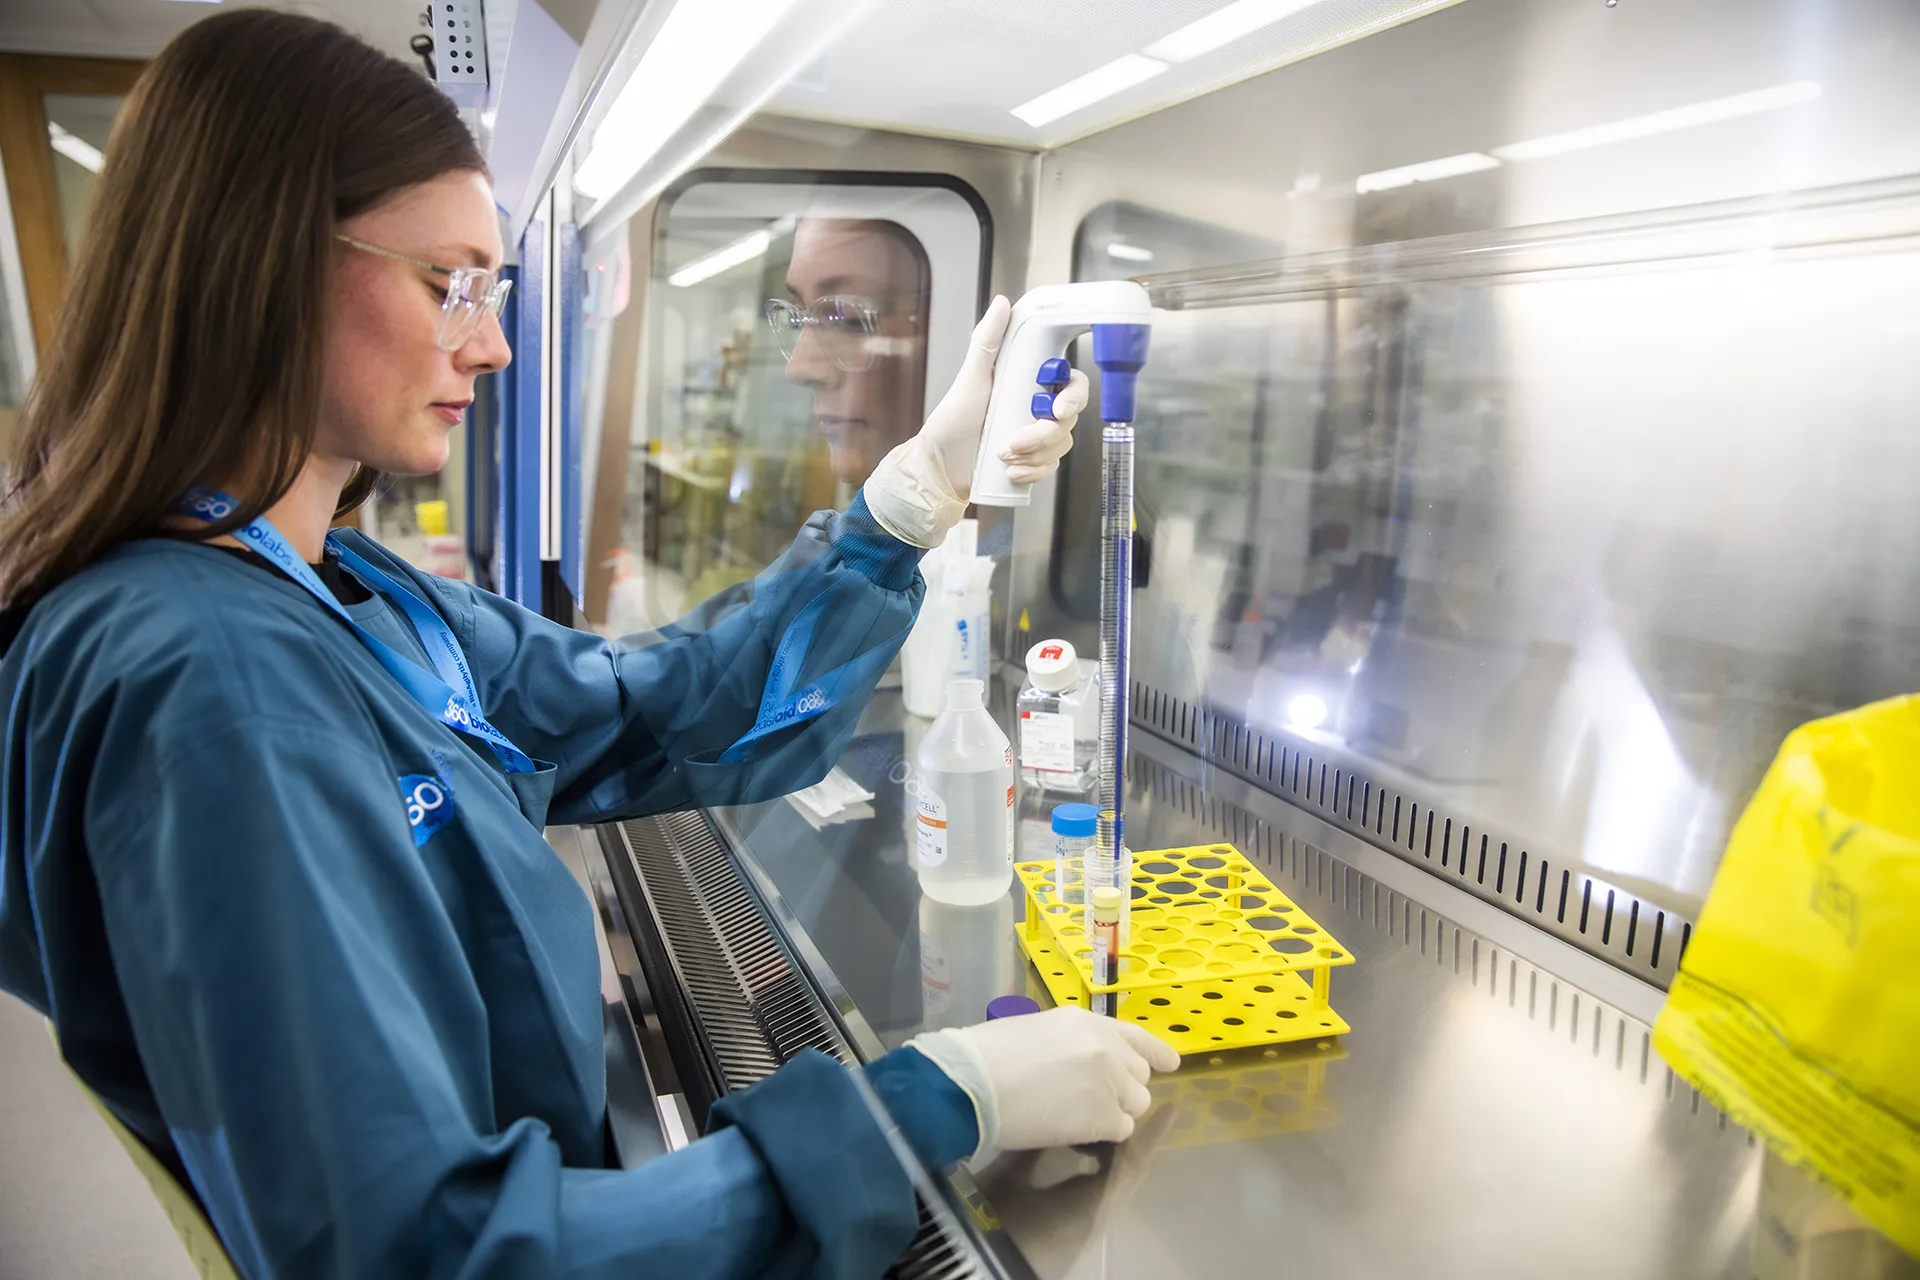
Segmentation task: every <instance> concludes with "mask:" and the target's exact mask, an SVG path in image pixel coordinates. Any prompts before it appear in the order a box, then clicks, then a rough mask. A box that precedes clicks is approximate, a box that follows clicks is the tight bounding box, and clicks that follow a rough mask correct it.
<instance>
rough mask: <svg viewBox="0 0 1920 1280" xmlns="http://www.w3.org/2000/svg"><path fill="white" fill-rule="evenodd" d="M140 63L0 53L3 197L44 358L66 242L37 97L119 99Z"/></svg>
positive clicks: (61, 287)
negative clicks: (109, 96)
mask: <svg viewBox="0 0 1920 1280" xmlns="http://www.w3.org/2000/svg"><path fill="white" fill-rule="evenodd" d="M145 66H146V64H145V63H144V62H133V61H123V60H121V59H117V58H56V57H48V56H45V55H41V54H28V53H0V165H4V166H5V170H6V178H7V199H8V200H9V202H10V203H11V204H12V206H13V228H14V236H15V238H16V239H17V240H18V241H19V245H20V270H21V275H22V276H23V277H24V283H25V285H26V290H27V314H28V315H29V316H30V317H31V318H32V321H33V338H34V348H35V350H37V351H39V352H40V353H41V354H43V355H44V354H45V352H46V349H47V343H48V342H50V341H52V339H53V322H54V317H55V316H57V315H58V314H59V311H60V295H61V293H62V291H63V290H64V289H65V287H66V279H67V241H66V234H65V232H64V231H63V230H62V229H61V218H60V193H59V190H58V189H57V187H56V186H55V181H54V173H53V145H52V143H51V142H49V141H48V138H47V112H46V107H45V105H44V104H43V103H42V101H41V99H42V97H43V96H44V95H46V94H49V93H107V94H119V95H123V96H124V95H125V94H126V93H128V92H129V91H130V90H131V89H132V88H133V82H134V81H135V80H136V79H138V78H139V76H140V72H141V69H142V68H144V67H145Z"/></svg>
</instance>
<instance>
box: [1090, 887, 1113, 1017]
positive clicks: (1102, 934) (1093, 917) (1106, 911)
mask: <svg viewBox="0 0 1920 1280" xmlns="http://www.w3.org/2000/svg"><path fill="white" fill-rule="evenodd" d="M1088 896H1089V898H1090V899H1091V905H1090V906H1089V907H1088V908H1087V920H1088V924H1089V933H1090V936H1091V938H1092V941H1093V984H1094V985H1095V986H1097V987H1106V986H1112V985H1113V984H1114V983H1116V982H1118V981H1119V980H1120V891H1119V890H1118V889H1116V888H1114V887H1113V886H1111V885H1106V886H1103V887H1101V888H1098V889H1095V890H1094V891H1093V892H1092V893H1091V894H1090V895H1088ZM1091 1003H1092V1005H1093V1011H1094V1012H1095V1013H1098V1014H1101V1015H1103V1016H1105V1017H1108V1018H1111V1017H1115V1016H1117V1015H1118V1014H1119V1012H1120V993H1119V992H1117V991H1096V992H1094V993H1093V999H1092V1002H1091Z"/></svg>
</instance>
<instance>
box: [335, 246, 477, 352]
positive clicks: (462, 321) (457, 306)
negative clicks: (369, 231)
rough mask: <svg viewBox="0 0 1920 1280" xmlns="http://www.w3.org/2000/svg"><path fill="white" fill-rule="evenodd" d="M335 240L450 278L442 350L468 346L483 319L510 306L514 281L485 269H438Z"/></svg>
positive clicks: (442, 310)
mask: <svg viewBox="0 0 1920 1280" xmlns="http://www.w3.org/2000/svg"><path fill="white" fill-rule="evenodd" d="M334 239H335V240H338V241H340V243H342V244H350V245H352V246H353V247H354V248H356V249H358V250H360V251H361V252H362V253H371V254H376V255H378V256H379V257H382V258H392V259H393V260H394V261H395V262H404V263H406V264H407V265H408V266H412V267H419V268H420V269H421V270H422V271H431V272H433V273H434V274H435V275H439V276H445V277H446V278H447V287H446V292H445V294H444V295H443V296H442V298H441V300H440V336H439V338H438V342H439V343H440V349H441V350H442V351H458V350H459V349H460V348H461V347H464V346H466V345H467V342H468V340H469V339H471V338H472V337H473V335H474V333H475V331H476V330H478V329H479V328H480V322H481V321H482V320H484V319H485V318H486V317H488V316H497V315H499V314H500V309H501V308H502V307H504V306H506V305H507V294H509V293H511V292H512V291H513V281H511V280H502V279H501V278H500V277H499V276H498V275H497V274H496V273H494V272H492V271H488V270H487V269H486V268H484V267H436V266H434V265H433V263H431V262H427V261H425V260H423V259H420V258H410V257H408V256H407V255H406V254H404V253H395V252H394V251H393V250H391V249H382V248H381V247H380V246H379V245H377V244H368V243H367V242H366V241H364V240H355V239H354V238H353V237H352V236H342V235H336V236H334Z"/></svg>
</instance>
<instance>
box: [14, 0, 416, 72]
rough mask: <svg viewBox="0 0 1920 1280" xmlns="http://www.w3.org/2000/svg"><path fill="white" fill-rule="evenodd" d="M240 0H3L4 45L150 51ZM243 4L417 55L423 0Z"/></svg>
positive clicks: (61, 50)
mask: <svg viewBox="0 0 1920 1280" xmlns="http://www.w3.org/2000/svg"><path fill="white" fill-rule="evenodd" d="M240 7H243V6H241V5H240V4H237V3H236V4H203V3H192V2H190V0H0V49H5V50H10V51H13V52H18V53H54V54H68V55H73V56H78V57H92V58H151V57H152V56H153V55H154V54H156V53H158V52H160V49H161V46H163V45H165V44H166V42H167V41H169V40H171V39H172V38H173V37H174V36H176V35H178V34H179V33H180V32H181V31H184V30H185V29H186V28H187V27H189V26H191V25H192V24H193V23H195V22H198V21H199V20H200V19H202V18H204V17H207V16H208V15H210V14H215V13H218V12H220V11H221V10H222V9H223V8H240ZM244 7H250V8H267V9H286V10H290V11H292V12H295V13H306V14H311V15H312V16H314V17H316V18H330V19H332V20H333V21H335V22H337V23H339V24H340V25H341V26H343V27H345V28H347V29H348V30H349V31H352V32H353V33H354V34H356V35H358V36H360V37H361V38H362V39H364V40H366V41H367V42H368V43H370V44H372V45H374V46H375V47H376V48H379V49H383V50H385V51H386V52H388V53H390V54H393V55H394V56H395V57H398V58H405V59H407V60H408V61H414V60H415V59H414V57H413V55H412V54H411V53H410V52H408V50H407V41H408V39H410V38H411V37H412V36H413V35H414V34H415V33H416V32H419V31H420V30H422V29H423V28H422V27H421V24H420V15H421V14H422V13H423V12H425V10H426V7H427V5H426V0H289V2H287V3H281V4H254V5H247V6H244Z"/></svg>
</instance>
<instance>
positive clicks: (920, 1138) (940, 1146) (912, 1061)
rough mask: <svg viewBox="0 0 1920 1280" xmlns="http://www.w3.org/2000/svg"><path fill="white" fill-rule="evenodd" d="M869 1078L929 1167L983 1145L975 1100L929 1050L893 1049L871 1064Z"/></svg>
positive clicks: (946, 1163) (921, 1159)
mask: <svg viewBox="0 0 1920 1280" xmlns="http://www.w3.org/2000/svg"><path fill="white" fill-rule="evenodd" d="M867 1082H868V1083H869V1084H871V1085H872V1086H873V1091H874V1092H875V1093H877V1094H879V1095H880V1100H881V1101H882V1102H884V1103H886V1104H887V1110H888V1111H891V1112H892V1113H893V1118H894V1121H895V1122H896V1123H897V1124H899V1126H900V1132H901V1133H902V1134H904V1135H905V1136H906V1139H907V1145H908V1146H910V1147H912V1148H913V1154H914V1155H916V1156H918V1157H919V1158H920V1163H921V1164H923V1165H925V1166H926V1167H927V1168H929V1169H939V1168H942V1167H944V1166H946V1165H950V1164H952V1163H953V1162H954V1161H956V1160H964V1159H966V1158H967V1157H968V1156H970V1155H972V1154H973V1152H974V1148H976V1147H978V1146H979V1145H980V1122H979V1121H978V1120H977V1119H975V1118H974V1114H973V1100H972V1099H971V1098H969V1097H967V1095H966V1091H965V1090H963V1089H962V1088H961V1087H960V1086H959V1085H957V1084H955V1083H954V1082H953V1081H952V1080H950V1079H948V1078H947V1073H946V1072H944V1071H942V1070H941V1069H940V1068H939V1067H938V1066H936V1065H935V1064H934V1062H933V1059H931V1058H929V1057H927V1055H926V1054H924V1053H920V1052H918V1051H917V1050H913V1049H895V1050H894V1051H893V1052H892V1053H889V1054H888V1055H886V1056H885V1057H884V1058H877V1059H875V1060H874V1061H872V1062H870V1063H868V1064H867Z"/></svg>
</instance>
